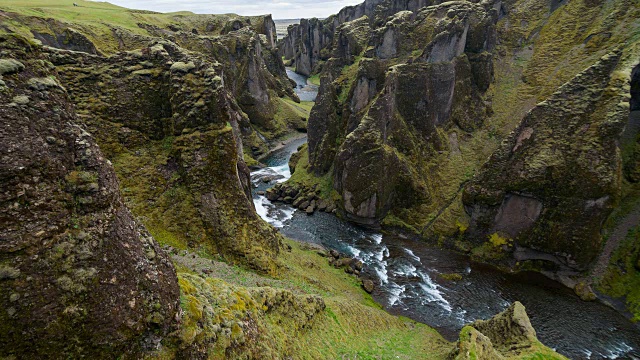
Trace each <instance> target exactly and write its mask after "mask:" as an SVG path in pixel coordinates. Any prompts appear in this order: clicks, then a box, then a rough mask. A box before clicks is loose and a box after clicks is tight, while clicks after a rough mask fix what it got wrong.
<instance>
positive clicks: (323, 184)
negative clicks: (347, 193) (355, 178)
mask: <svg viewBox="0 0 640 360" xmlns="http://www.w3.org/2000/svg"><path fill="white" fill-rule="evenodd" d="M302 151H303V153H302V156H300V159H299V160H298V163H297V164H296V171H295V172H294V173H293V174H292V175H291V178H290V179H289V180H288V181H289V182H290V183H294V184H301V185H303V186H305V187H307V188H312V187H314V186H317V193H318V196H319V197H320V198H322V199H333V200H337V199H339V198H340V195H338V193H337V192H336V191H335V190H334V188H333V177H332V172H331V171H329V172H328V173H327V174H325V175H324V176H322V177H318V176H316V175H315V174H314V173H313V171H311V169H310V167H309V151H308V149H307V148H306V147H305V148H303V150H302Z"/></svg>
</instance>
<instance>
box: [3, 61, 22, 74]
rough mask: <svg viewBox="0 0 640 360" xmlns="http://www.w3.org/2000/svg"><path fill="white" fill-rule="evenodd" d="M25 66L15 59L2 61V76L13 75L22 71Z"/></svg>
mask: <svg viewBox="0 0 640 360" xmlns="http://www.w3.org/2000/svg"><path fill="white" fill-rule="evenodd" d="M23 69H24V65H23V64H22V63H21V62H19V61H18V60H14V59H0V75H5V74H13V73H17V72H18V71H22V70H23Z"/></svg>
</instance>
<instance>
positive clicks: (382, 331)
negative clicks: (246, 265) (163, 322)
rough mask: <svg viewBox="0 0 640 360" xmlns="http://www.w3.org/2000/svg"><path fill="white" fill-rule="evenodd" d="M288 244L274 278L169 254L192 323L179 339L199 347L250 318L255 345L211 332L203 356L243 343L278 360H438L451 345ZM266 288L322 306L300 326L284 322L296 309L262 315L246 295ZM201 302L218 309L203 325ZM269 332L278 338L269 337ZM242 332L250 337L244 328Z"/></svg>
mask: <svg viewBox="0 0 640 360" xmlns="http://www.w3.org/2000/svg"><path fill="white" fill-rule="evenodd" d="M287 243H288V244H289V245H290V246H291V251H290V252H287V253H284V254H283V255H282V256H281V257H280V260H281V261H282V262H283V263H284V264H285V265H286V266H285V267H284V270H283V272H282V273H281V274H280V276H278V277H277V278H270V277H265V276H261V275H257V274H255V273H254V272H251V271H249V270H246V269H243V268H240V267H237V266H229V265H227V264H224V263H220V262H218V261H217V260H216V259H215V258H210V257H209V256H208V255H207V254H206V253H200V254H199V255H197V256H196V258H195V259H194V257H193V255H192V254H191V253H181V254H183V255H180V256H174V262H176V263H177V266H178V276H179V278H180V279H181V287H182V290H183V294H184V295H183V300H182V306H183V309H184V311H185V313H186V318H187V319H194V320H197V321H193V322H189V321H186V324H185V326H184V327H183V329H182V330H181V333H180V338H181V340H182V341H184V342H188V341H193V340H191V339H195V342H196V343H203V344H204V343H206V342H207V341H208V340H210V339H211V338H212V336H211V335H210V334H211V333H213V332H214V331H215V330H213V329H216V325H218V324H223V323H224V322H225V321H226V322H227V323H228V322H230V321H234V320H233V319H236V318H244V319H245V321H247V320H246V319H247V318H251V320H249V321H251V322H255V323H256V326H257V327H258V328H263V327H264V329H266V331H265V332H264V333H263V334H261V338H260V341H259V342H256V343H251V342H247V341H244V340H240V341H238V344H236V345H233V341H234V340H233V335H231V337H232V339H231V341H230V342H229V343H228V344H227V347H226V348H225V347H224V346H225V344H226V342H225V340H224V335H218V338H217V342H216V345H215V346H212V347H211V348H210V349H209V354H214V355H213V358H217V357H224V356H231V355H230V354H233V351H237V348H238V347H240V346H242V352H243V353H256V352H260V353H261V354H263V356H266V355H264V354H273V355H275V356H277V357H278V358H280V357H283V356H285V355H291V356H293V357H294V358H296V359H335V358H344V357H346V358H356V357H357V358H365V359H367V358H384V359H388V358H395V359H442V358H444V356H445V355H446V354H447V353H448V352H449V350H450V349H451V347H452V344H450V343H449V342H447V341H445V340H444V339H443V338H442V337H441V336H440V335H439V334H438V333H437V332H436V331H435V330H433V329H431V328H430V327H428V326H426V325H424V324H420V323H416V322H414V321H412V320H409V319H406V318H401V317H396V316H392V315H390V314H388V313H387V312H385V311H384V310H382V309H381V308H380V306H379V305H377V304H376V303H375V302H374V301H373V300H372V298H371V296H370V295H368V294H367V293H365V292H364V291H363V290H362V289H361V288H360V284H359V281H358V280H357V279H356V278H355V277H354V276H353V275H348V274H346V273H345V272H344V271H342V270H341V269H335V268H333V267H331V266H329V264H328V262H327V258H325V257H324V256H321V255H319V254H318V253H317V252H316V251H315V250H313V249H309V248H307V247H306V246H305V245H304V244H300V243H297V242H294V241H287ZM203 264H206V265H205V266H206V267H208V268H209V269H211V271H212V272H211V273H210V274H209V276H207V275H203V274H201V273H200V270H201V269H202V268H203ZM212 264H213V265H212ZM265 287H269V288H274V289H284V290H286V291H290V292H291V293H293V294H294V295H295V296H298V297H304V296H309V295H312V294H319V295H320V296H321V297H322V298H323V299H324V303H325V305H326V308H325V309H324V311H322V312H320V313H319V314H317V315H316V316H315V317H314V318H313V319H312V320H311V321H310V322H309V323H307V324H306V325H305V326H304V328H303V329H299V328H298V327H297V326H296V325H297V324H296V322H291V321H290V320H291V318H295V317H296V316H297V315H296V310H297V311H301V310H300V309H292V310H291V311H289V312H288V313H286V314H278V313H274V312H267V311H265V310H264V309H261V308H259V307H256V305H255V304H253V302H252V301H251V300H250V299H249V297H248V296H247V293H251V292H252V291H255V290H254V289H258V288H261V289H263V288H265ZM203 294H206V296H203ZM212 298H213V299H214V300H211V299H212ZM230 298H231V299H233V298H238V299H242V301H241V302H239V300H237V299H236V300H232V301H231V302H233V303H235V304H236V305H234V306H231V307H227V308H224V307H222V306H220V304H224V303H227V302H229V300H228V299H230ZM196 299H197V300H196ZM203 306H204V307H206V306H212V307H214V309H215V308H216V307H217V309H218V311H217V312H216V311H214V313H222V315H218V316H216V318H215V319H214V321H213V322H212V323H207V321H206V320H205V319H204V317H203V315H202V312H203V311H204V310H203ZM225 314H226V315H225ZM196 323H204V324H205V325H204V326H199V325H196ZM220 326H223V325H220ZM194 334H197V335H194ZM223 334H224V333H223ZM274 334H276V335H277V336H272V335H274ZM244 336H250V334H249V333H248V332H246V331H245V332H244V335H243V337H244ZM178 344H180V342H178ZM179 347H180V345H174V344H171V342H169V346H168V347H167V348H165V349H164V350H163V351H162V353H160V354H157V356H158V357H162V358H171V357H173V355H174V352H175V351H176V350H177V348H179ZM234 349H235V350H234ZM216 354H217V355H216Z"/></svg>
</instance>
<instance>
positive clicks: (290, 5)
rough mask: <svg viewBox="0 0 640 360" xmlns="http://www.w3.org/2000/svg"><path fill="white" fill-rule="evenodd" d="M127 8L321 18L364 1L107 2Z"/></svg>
mask: <svg viewBox="0 0 640 360" xmlns="http://www.w3.org/2000/svg"><path fill="white" fill-rule="evenodd" d="M108 1H109V2H110V3H113V4H116V5H120V6H124V7H127V8H130V9H143V10H153V11H160V12H171V11H181V10H188V11H193V12H194V13H199V14H227V13H236V14H240V15H264V14H272V15H273V18H274V19H297V18H311V17H319V18H324V17H327V16H329V15H331V14H335V13H337V12H338V11H340V9H341V8H343V7H345V6H349V5H355V4H358V3H361V2H362V1H364V0H249V1H247V0H245V1H234V0H108Z"/></svg>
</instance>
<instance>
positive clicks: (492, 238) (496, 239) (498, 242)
mask: <svg viewBox="0 0 640 360" xmlns="http://www.w3.org/2000/svg"><path fill="white" fill-rule="evenodd" d="M489 242H490V243H491V245H493V246H494V247H500V246H502V245H507V244H509V243H510V242H511V240H510V239H507V238H505V237H502V236H500V234H498V233H493V234H491V235H489Z"/></svg>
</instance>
